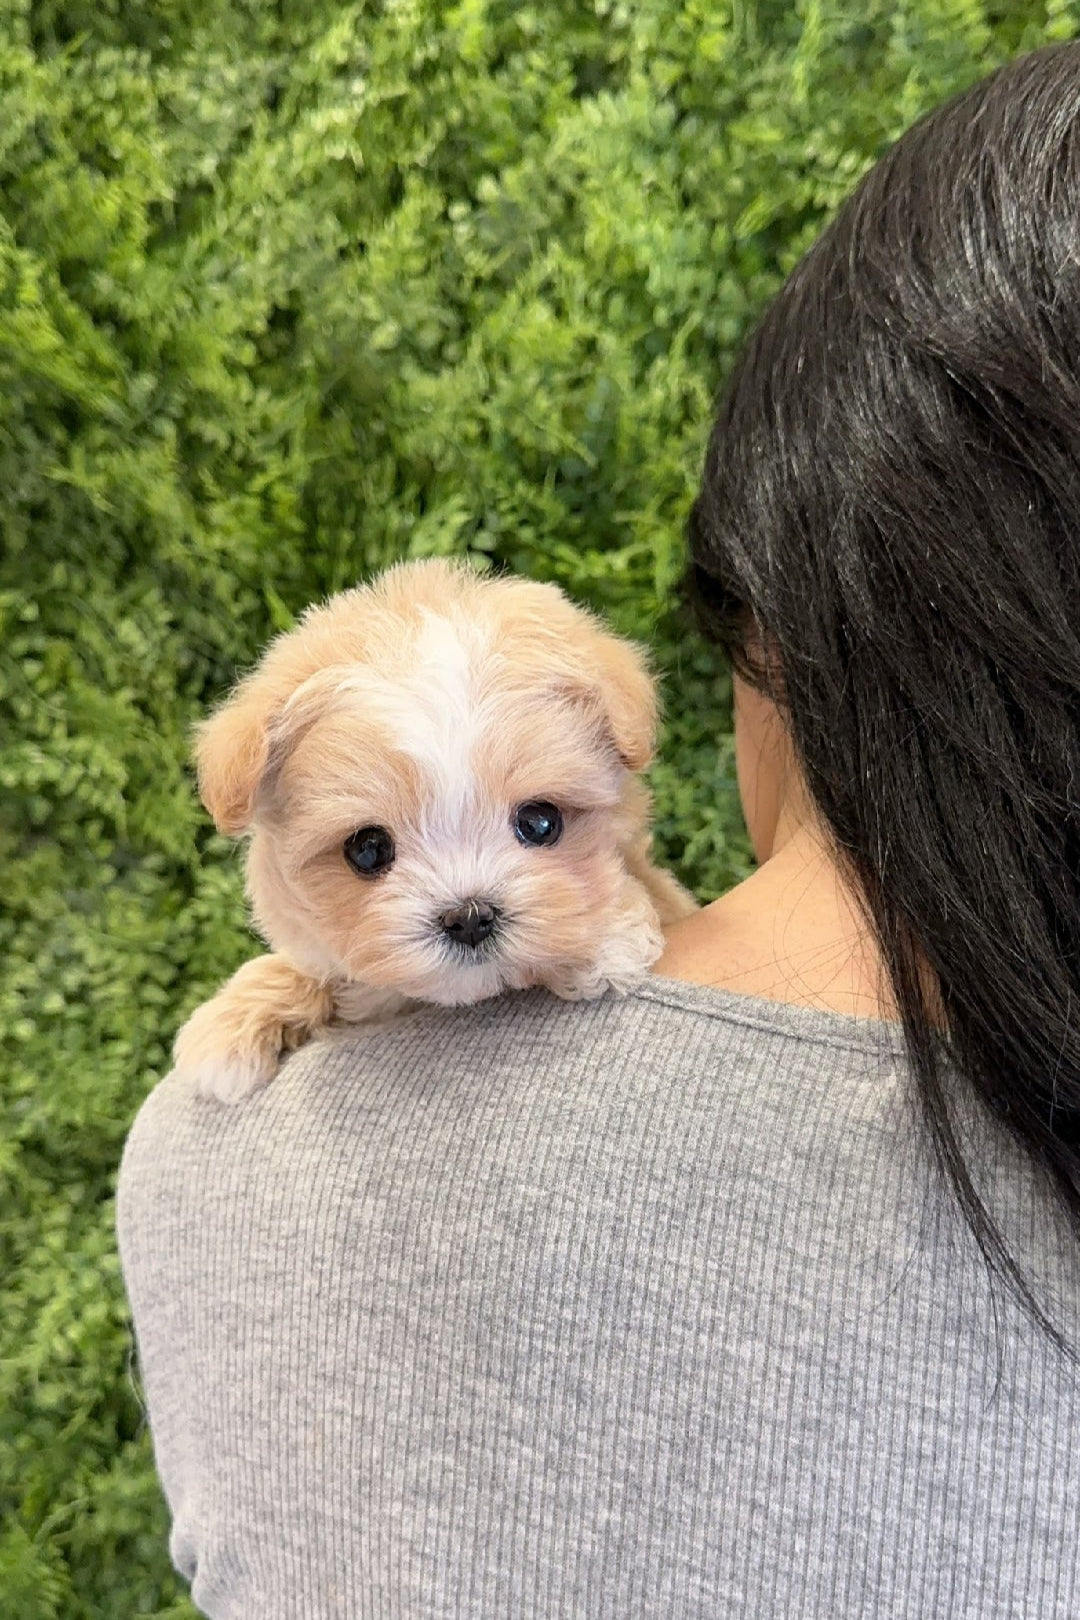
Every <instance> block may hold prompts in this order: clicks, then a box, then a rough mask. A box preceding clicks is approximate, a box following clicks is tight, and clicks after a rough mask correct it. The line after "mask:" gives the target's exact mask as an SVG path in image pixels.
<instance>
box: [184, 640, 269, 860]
mask: <svg viewBox="0 0 1080 1620" xmlns="http://www.w3.org/2000/svg"><path fill="white" fill-rule="evenodd" d="M266 684H267V683H266V682H265V681H263V680H261V679H260V672H259V671H258V670H256V672H255V674H254V675H249V676H248V678H247V679H246V680H244V681H241V683H240V685H239V686H238V687H237V689H236V691H235V692H234V693H233V694H232V696H231V697H230V698H228V699H227V700H226V702H225V703H224V704H223V705H222V707H221V708H220V709H218V711H217V713H216V714H213V715H211V716H210V719H209V720H204V721H203V722H202V724H201V725H200V726H199V727H198V729H197V731H196V734H195V737H196V740H195V763H196V767H197V770H198V776H199V797H200V798H201V799H202V802H203V804H205V806H206V808H207V809H208V810H209V812H210V814H211V816H213V818H214V825H215V827H216V828H217V830H218V832H222V833H230V834H231V835H232V836H233V837H236V836H238V835H239V834H240V833H242V832H246V831H247V829H248V827H250V825H251V819H252V816H253V815H254V812H255V795H256V793H257V792H258V789H259V783H260V782H261V781H262V779H263V776H264V775H265V774H266V768H267V766H268V764H269V763H270V726H271V721H272V719H273V716H274V714H275V713H276V711H277V707H278V705H277V703H276V702H275V694H274V693H273V692H272V691H269V690H267V689H266Z"/></svg>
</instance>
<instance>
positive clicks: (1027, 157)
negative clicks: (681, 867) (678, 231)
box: [688, 45, 1080, 1332]
mask: <svg viewBox="0 0 1080 1620" xmlns="http://www.w3.org/2000/svg"><path fill="white" fill-rule="evenodd" d="M690 548H691V564H690V574H689V579H688V585H689V588H690V594H691V596H692V597H693V599H694V600H695V605H696V608H697V611H698V615H699V619H700V621H701V623H702V624H703V626H704V628H705V630H706V632H707V633H708V634H710V635H711V636H712V637H713V638H714V639H716V640H717V641H718V642H720V643H721V644H722V645H723V646H724V647H725V648H726V649H727V650H728V652H729V653H730V654H731V656H732V658H733V659H734V662H735V665H736V668H737V669H738V670H739V672H740V673H741V674H742V675H743V676H744V678H746V679H749V680H750V681H752V682H753V683H754V684H755V685H757V686H758V687H759V688H763V689H765V690H766V691H768V692H769V693H770V694H771V695H772V696H774V697H776V699H777V700H778V702H779V703H780V705H781V708H782V710H783V712H784V714H785V717H786V720H787V722H788V726H789V729H790V734H791V739H792V742H793V744H794V748H795V750H796V753H797V756H798V758H799V760H800V762H801V765H802V767H803V770H804V771H805V775H806V780H807V784H808V786H809V789H810V792H811V795H812V797H813V800H814V802H815V804H816V807H817V809H818V811H819V813H820V815H821V817H822V820H823V823H824V825H825V827H826V828H827V830H828V833H829V835H830V837H831V840H832V842H833V845H834V847H835V851H836V853H837V855H838V857H839V858H840V860H841V862H842V863H843V865H844V867H845V868H846V870H847V871H848V873H849V876H850V877H851V879H852V880H853V882H854V886H855V888H856V891H857V893H858V894H859V896H860V898H861V901H862V903H863V906H864V908H865V910H866V913H867V916H868V918H869V920H870V922H871V924H872V926H873V929H874V932H875V935H876V938H877V940H878V942H879V945H880V948H881V952H882V956H883V961H884V964H885V968H886V970H887V972H888V975H889V978H890V981H891V986H892V992H893V995H894V997H895V1000H896V1004H897V1008H898V1011H899V1014H900V1016H901V1018H902V1020H903V1025H904V1030H905V1034H906V1039H907V1045H908V1049H909V1053H910V1059H911V1065H912V1068H913V1071H914V1076H915V1080H916V1083H917V1087H918V1092H919V1096H920V1099H921V1103H922V1106H923V1110H924V1113H925V1117H926V1120H927V1122H928V1124H929V1127H930V1130H931V1132H932V1136H933V1141H934V1145H935V1148H936V1150H937V1153H938V1157H939V1160H940V1162H941V1164H942V1166H943V1167H944V1169H945V1171H946V1173H947V1175H948V1177H949V1179H950V1181H951V1184H952V1186H953V1188H954V1190H955V1192H956V1194H957V1196H958V1198H959V1200H960V1204H961V1206H962V1208H963V1211H964V1213H965V1215H966V1217H967V1219H968V1221H969V1223H970V1225H971V1227H972V1229H973V1230H974V1232H975V1235H976V1237H977V1238H978V1240H979V1243H980V1245H981V1247H982V1250H983V1253H984V1255H985V1257H986V1258H987V1260H988V1261H989V1262H990V1263H991V1265H992V1266H993V1267H994V1269H995V1271H996V1272H997V1274H998V1275H999V1276H1001V1277H1003V1278H1004V1279H1005V1280H1006V1281H1007V1282H1008V1283H1009V1284H1010V1285H1011V1286H1012V1287H1013V1288H1014V1289H1015V1290H1016V1291H1017V1292H1018V1293H1019V1294H1020V1295H1021V1296H1022V1298H1023V1299H1024V1301H1025V1303H1026V1304H1027V1305H1028V1307H1029V1308H1030V1309H1032V1310H1033V1311H1034V1312H1035V1314H1036V1316H1038V1317H1039V1319H1040V1320H1041V1321H1042V1323H1043V1325H1044V1326H1046V1327H1048V1328H1049V1329H1050V1331H1051V1332H1053V1331H1054V1329H1053V1326H1052V1324H1051V1323H1050V1322H1049V1321H1048V1319H1047V1318H1046V1316H1045V1315H1044V1314H1043V1311H1042V1307H1041V1305H1040V1304H1039V1302H1038V1301H1037V1300H1036V1299H1035V1298H1034V1296H1033V1294H1032V1292H1031V1288H1030V1285H1029V1282H1028V1280H1027V1278H1026V1276H1025V1274H1024V1271H1023V1269H1022V1267H1021V1266H1020V1265H1019V1263H1018V1262H1017V1260H1016V1259H1015V1257H1014V1255H1013V1254H1012V1253H1011V1251H1010V1248H1009V1246H1008V1243H1007V1242H1006V1240H1005V1238H1004V1237H1003V1235H1002V1233H1001V1230H1000V1228H999V1226H998V1224H997V1223H996V1222H995V1219H994V1216H993V1213H992V1211H991V1210H990V1209H988V1208H987V1207H986V1205H985V1203H984V1201H983V1199H982V1198H981V1196H980V1194H979V1193H978V1192H977V1190H976V1187H975V1184H974V1181H973V1178H972V1174H971V1167H970V1165H969V1164H968V1162H967V1161H966V1158H965V1151H964V1146H963V1142H962V1133H961V1132H959V1131H958V1129H957V1119H958V1113H957V1105H958V1102H959V1100H960V1099H959V1097H958V1093H957V1088H958V1087H965V1086H966V1087H967V1088H970V1089H971V1091H973V1092H974V1094H975V1095H976V1096H977V1097H978V1098H979V1099H980V1101H981V1103H982V1104H983V1105H985V1108H987V1109H988V1110H990V1111H991V1112H992V1114H993V1115H994V1116H996V1117H997V1118H998V1119H1000V1120H1001V1121H1002V1122H1003V1123H1004V1124H1005V1125H1006V1126H1007V1128H1008V1129H1009V1130H1011V1132H1012V1133H1013V1135H1014V1136H1015V1138H1016V1139H1017V1140H1018V1141H1019V1142H1020V1143H1021V1144H1022V1146H1023V1147H1024V1149H1025V1150H1026V1151H1027V1152H1028V1153H1029V1154H1030V1156H1031V1158H1032V1160H1034V1161H1035V1162H1036V1163H1037V1164H1038V1165H1039V1166H1040V1167H1041V1168H1042V1169H1043V1170H1044V1171H1045V1172H1046V1173H1047V1175H1048V1176H1049V1178H1050V1179H1051V1181H1052V1183H1053V1185H1054V1186H1055V1187H1056V1189H1057V1191H1058V1193H1059V1194H1060V1197H1061V1200H1062V1202H1063V1204H1064V1206H1065V1209H1066V1210H1067V1212H1068V1215H1069V1217H1070V1219H1071V1221H1072V1223H1073V1225H1074V1227H1075V1229H1076V1231H1077V1234H1078V1235H1080V45H1064V46H1057V47H1052V48H1050V49H1047V50H1044V51H1039V52H1036V53H1035V54H1033V55H1030V56H1027V57H1023V58H1020V59H1018V60H1016V61H1014V62H1012V63H1010V64H1009V65H1008V66H1006V67H1005V68H1003V69H1001V70H1000V71H999V72H997V73H996V74H994V75H993V76H992V77H990V78H988V79H986V80H984V81H983V82H981V83H979V84H977V85H975V86H974V87H973V88H972V89H970V90H968V91H966V92H964V93H963V94H962V95H960V96H958V97H957V98H956V99H955V100H953V101H950V102H948V103H946V104H945V105H944V106H942V107H940V108H938V109H937V110H936V111H935V112H933V113H931V114H930V115H929V116H928V117H926V118H925V119H923V120H922V121H921V122H920V123H918V124H917V125H915V126H914V127H913V128H912V129H910V130H909V131H908V132H907V134H905V135H904V136H903V138H902V139H901V140H900V141H899V142H898V144H897V145H896V146H895V147H893V148H892V150H891V151H889V152H888V153H887V154H886V155H885V157H884V158H883V159H882V160H881V161H880V162H879V163H878V164H877V165H876V167H875V168H874V169H873V170H872V171H871V172H870V173H869V174H868V175H867V176H866V178H865V179H864V180H863V181H862V183H861V184H860V185H859V187H858V189H857V190H856V191H855V193H854V194H853V195H852V197H851V198H850V199H849V200H848V202H847V203H846V204H845V206H844V207H843V208H842V209H841V211H840V213H839V214H838V215H837V216H836V218H835V219H834V220H833V221H832V223H831V224H830V225H829V226H828V228H827V229H826V230H825V232H824V234H823V235H822V236H821V237H820V239H819V240H818V241H817V242H816V244H815V245H814V247H813V248H812V249H811V250H810V251H809V253H808V254H807V255H806V257H805V258H804V259H803V260H802V262H801V263H800V264H799V265H798V266H797V268H796V269H795V271H794V272H793V273H792V275H791V276H790V278H789V279H788V281H787V282H786V284H785V285H784V287H783V288H782V290H781V292H780V294H779V295H778V297H777V298H776V300H775V301H774V303H773V304H772V305H771V307H770V308H769V309H768V311H767V312H766V314H765V316H764V318H763V320H762V322H761V324H760V326H759V327H758V329H757V331H756V332H755V334H754V335H753V337H752V339H751V340H750V342H749V345H748V346H747V348H746V349H745V351H744V352H743V354H742V357H741V359H740V361H739V363H738V365H737V367H736V370H735V372H734V375H733V377H732V378H731V381H730V383H729V386H728V387H727V390H726V393H725V394H724V396H723V399H722V403H721V406H720V410H719V416H718V419H717V422H716V425H715V428H714V431H713V435H712V439H711V442H710V446H709V450H708V455H707V458H706V467H705V474H704V479H703V485H702V489H701V492H700V494H699V497H698V499H697V501H696V503H695V505H694V508H693V511H692V515H691V520H690ZM942 1025H944V1029H945V1034H944V1037H943V1036H942V1033H941V1031H942Z"/></svg>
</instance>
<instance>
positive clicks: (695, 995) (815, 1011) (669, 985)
mask: <svg viewBox="0 0 1080 1620" xmlns="http://www.w3.org/2000/svg"><path fill="white" fill-rule="evenodd" d="M629 994H630V995H632V996H634V997H635V998H636V999H638V1000H642V1001H653V1002H661V1003H663V1004H664V1005H666V1006H675V1007H681V1008H683V1009H685V1010H686V1011H688V1012H696V1013H700V1014H703V1015H704V1016H706V1017H711V1018H718V1019H721V1020H722V1021H723V1022H725V1023H730V1024H741V1025H743V1026H744V1027H747V1028H751V1029H764V1030H769V1031H773V1032H775V1033H777V1034H782V1035H788V1036H790V1037H793V1038H795V1039H798V1040H802V1041H813V1042H816V1043H817V1044H819V1045H824V1046H844V1047H850V1048H852V1049H853V1050H857V1051H874V1052H881V1051H882V1050H886V1051H890V1052H895V1053H896V1054H897V1055H899V1056H902V1055H903V1054H904V1053H905V1052H906V1050H907V1048H906V1043H905V1039H904V1031H903V1027H902V1026H901V1025H900V1024H898V1023H889V1022H886V1020H884V1019H882V1018H859V1017H856V1016H855V1015H854V1014H851V1013H841V1012H833V1011H831V1010H829V1009H826V1008H822V1007H807V1006H803V1005H802V1004H800V1003H799V1002H794V1001H773V1000H771V999H770V998H768V997H766V996H751V995H743V994H741V993H740V992H739V991H737V990H729V989H726V988H723V987H720V986H718V985H711V984H697V983H695V982H694V981H693V980H690V979H668V978H664V977H663V976H662V975H660V974H658V973H650V974H647V975H645V976H644V977H643V978H642V979H640V980H639V981H638V983H637V984H635V985H634V987H633V988H632V990H631V991H630V992H629Z"/></svg>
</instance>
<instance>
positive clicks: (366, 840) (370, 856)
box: [344, 827, 394, 877]
mask: <svg viewBox="0 0 1080 1620" xmlns="http://www.w3.org/2000/svg"><path fill="white" fill-rule="evenodd" d="M344 852H345V859H346V860H347V861H348V863H349V865H350V866H351V867H352V869H353V871H354V872H357V873H359V875H360V876H361V877H378V875H379V873H380V872H385V871H386V869H387V867H388V866H392V865H393V864H394V840H393V839H392V838H391V836H390V834H389V833H388V832H387V830H386V828H385V827H361V828H360V831H359V832H354V833H352V834H351V835H350V836H349V837H348V838H346V840H345V846H344Z"/></svg>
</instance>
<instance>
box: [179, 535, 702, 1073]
mask: <svg viewBox="0 0 1080 1620" xmlns="http://www.w3.org/2000/svg"><path fill="white" fill-rule="evenodd" d="M656 718H657V708H656V696H655V689H654V686H653V682H652V680H651V679H650V676H649V673H648V669H647V666H646V663H645V659H644V657H643V655H642V653H641V651H640V650H639V649H638V648H637V647H635V646H634V645H633V644H631V643H629V642H627V641H623V640H621V639H619V638H618V637H616V636H614V635H612V634H611V633H610V632H609V631H607V630H605V629H604V628H603V626H602V625H601V624H600V622H599V621H598V620H597V619H596V618H594V617H593V615H592V614H590V613H587V612H585V611H583V610H582V609H581V608H578V607H575V606H574V605H573V604H572V603H571V602H570V601H568V600H567V598H566V597H565V596H563V594H562V592H561V591H559V590H558V589H557V588H556V587H555V586H554V585H541V584H537V583H534V582H532V581H529V580H524V579H516V578H507V577H500V576H496V575H483V574H479V573H477V572H475V571H474V570H472V569H471V568H469V567H467V566H465V565H463V564H460V563H451V562H444V561H430V562H414V563H404V564H400V565H398V566H397V567H394V568H391V569H389V570H388V571H387V572H386V573H385V574H383V575H382V576H381V577H380V578H378V579H376V580H375V581H374V583H373V584H371V585H366V586H361V587H359V588H358V589H356V590H351V591H346V592H344V593H343V594H342V595H340V596H336V597H334V598H333V599H332V600H330V601H329V602H327V603H326V604H325V605H322V606H319V607H314V608H310V609H309V610H308V612H307V613H305V614H304V616H303V618H302V619H301V621H300V623H299V625H298V626H297V628H296V629H295V630H292V631H290V632H288V634H286V635H282V636H279V637H278V638H277V640H276V641H274V642H273V643H272V644H271V645H270V647H269V648H268V650H267V652H266V653H265V655H264V657H263V659H262V661H261V663H260V664H259V665H258V666H257V668H256V669H255V670H254V671H253V673H252V674H250V675H248V676H247V677H246V678H245V679H244V680H242V681H241V682H240V684H239V685H238V686H237V687H236V689H235V691H234V692H233V693H232V695H231V696H230V697H229V699H228V700H227V702H226V703H225V704H224V706H223V707H222V708H220V709H219V710H218V711H217V713H216V714H214V715H213V716H212V717H211V718H210V719H209V720H207V721H206V722H205V723H204V724H203V725H202V727H201V728H200V731H199V736H198V744H197V760H198V771H199V788H200V792H201V794H202V798H203V802H204V803H205V804H206V807H207V809H208V810H209V811H210V814H211V815H212V816H213V818H214V821H215V823H216V825H217V827H218V828H219V830H220V831H222V832H225V833H231V834H235V835H239V834H250V839H251V842H250V846H249V850H248V862H247V882H248V894H249V897H250V900H251V904H252V910H253V913H254V920H255V924H256V927H257V928H258V930H259V932H260V933H261V934H262V936H263V937H264V938H265V939H266V940H267V942H268V943H269V944H270V945H271V947H272V948H273V952H274V954H273V955H270V956H260V957H257V958H256V959H255V960H254V961H252V962H248V963H247V964H246V965H245V966H244V967H242V968H241V969H240V970H239V972H237V973H235V974H234V975H233V977H232V978H231V979H230V980H229V981H228V983H227V984H226V985H225V986H224V988H223V989H221V990H220V991H219V992H218V993H217V995H215V996H214V997H213V998H212V999H211V1000H210V1001H208V1002H206V1003H205V1004H204V1005H203V1006H201V1007H200V1008H198V1010H197V1011H196V1012H195V1013H194V1014H193V1015H192V1017H191V1018H190V1019H189V1020H188V1022H187V1023H186V1024H185V1025H184V1027H183V1029H182V1030H181V1031H180V1034H179V1035H178V1037H177V1040H176V1046H175V1052H174V1056H175V1062H176V1067H177V1069H178V1070H181V1071H183V1072H185V1073H188V1074H190V1075H192V1076H193V1077H194V1078H195V1079H196V1081H197V1082H198V1085H199V1087H200V1089H201V1090H202V1091H203V1092H204V1093H205V1094H207V1095H211V1096H214V1097H217V1098H219V1099H220V1100H221V1101H222V1102H232V1101H237V1100H239V1099H240V1098H242V1097H245V1096H247V1095H248V1094H249V1093H250V1092H251V1091H253V1090H254V1089H255V1088H256V1087H257V1086H260V1085H262V1084H263V1083H264V1082H266V1081H267V1080H269V1079H271V1078H272V1076H273V1075H274V1074H275V1072H276V1070H277V1068H278V1063H279V1059H280V1057H281V1054H282V1053H283V1052H285V1051H289V1050H291V1049H293V1048H295V1047H297V1046H299V1045H300V1044H302V1043H303V1042H304V1041H306V1040H307V1039H308V1038H309V1037H310V1036H311V1035H312V1034H314V1033H315V1032H316V1031H317V1030H319V1029H320V1028H322V1027H324V1026H326V1025H327V1024H329V1023H330V1022H332V1021H336V1022H357V1021H366V1020H371V1019H383V1018H386V1017H390V1016H396V1015H397V1014H398V1013H400V1012H402V1011H404V1010H406V1009H407V1008H408V1007H409V1005H410V1003H415V1002H437V1003H440V1004H442V1005H444V1006H454V1005H459V1004H462V1003H467V1002H475V1001H480V1000H483V999H484V998H485V997H487V996H494V995H497V994H498V993H499V992H500V991H503V990H517V989H524V988H526V987H527V986H532V985H541V986H544V987H546V988H547V989H549V990H552V991H554V992H555V994H556V995H559V996H564V997H567V998H580V997H592V996H598V995H600V994H602V993H603V991H604V990H606V989H608V988H611V989H614V990H619V989H623V988H625V987H626V986H628V985H629V984H630V983H631V982H632V981H633V980H634V979H635V978H636V977H637V976H638V975H640V974H642V973H644V972H645V971H646V969H647V968H648V967H649V965H650V964H651V963H652V962H654V961H655V960H656V958H657V956H658V955H659V954H660V949H661V935H660V924H661V923H662V922H667V921H673V920H675V919H676V918H677V917H681V916H684V915H686V913H687V912H689V911H692V910H693V909H694V904H695V903H694V901H693V899H692V898H691V897H690V895H688V894H687V893H686V891H685V890H684V889H683V888H681V887H680V885H679V884H678V883H677V882H676V881H675V879H674V878H673V877H672V876H671V875H670V873H667V872H663V871H660V870H657V869H656V868H654V867H653V866H652V865H651V863H650V858H649V849H650V835H649V799H648V795H647V793H646V790H645V788H644V785H643V784H642V783H641V781H640V780H639V779H638V777H637V776H636V774H635V773H636V772H639V771H641V770H642V769H643V768H644V766H645V765H646V764H647V763H648V761H649V759H650V758H651V756H652V752H653V745H654V739H655V732H656Z"/></svg>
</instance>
